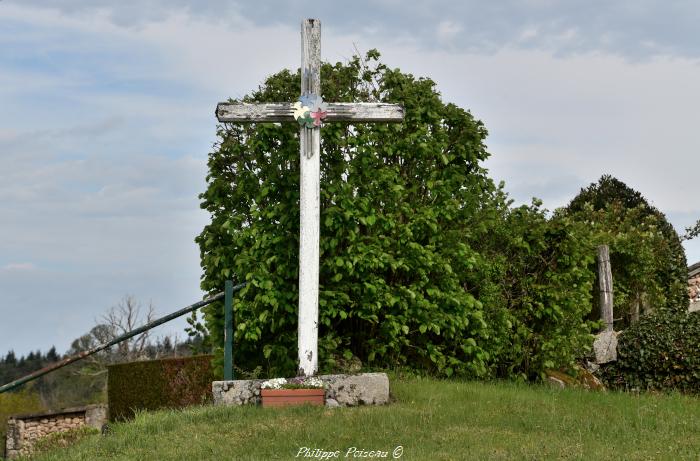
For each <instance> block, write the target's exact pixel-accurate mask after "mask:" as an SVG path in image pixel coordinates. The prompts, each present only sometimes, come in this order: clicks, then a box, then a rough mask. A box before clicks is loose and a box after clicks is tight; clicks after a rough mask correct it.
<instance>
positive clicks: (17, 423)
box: [5, 405, 107, 459]
mask: <svg viewBox="0 0 700 461" xmlns="http://www.w3.org/2000/svg"><path fill="white" fill-rule="evenodd" d="M106 422H107V407H106V406H105V405H90V406H87V407H80V408H67V409H65V410H59V411H52V412H48V413H39V414H29V415H17V416H12V417H10V419H8V421H7V441H6V444H5V447H6V452H5V454H6V456H7V458H8V459H13V458H17V457H18V456H26V455H28V454H30V453H31V451H32V448H33V446H34V443H35V442H36V441H37V440H38V439H40V438H42V437H46V436H47V435H50V434H53V433H56V432H65V431H69V430H71V429H77V428H79V427H82V426H88V427H94V428H96V429H101V428H102V425H103V424H104V423H106Z"/></svg>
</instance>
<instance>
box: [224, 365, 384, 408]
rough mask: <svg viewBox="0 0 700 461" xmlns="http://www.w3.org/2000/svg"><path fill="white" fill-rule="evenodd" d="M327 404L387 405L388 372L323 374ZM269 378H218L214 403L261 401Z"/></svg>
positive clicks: (230, 403)
mask: <svg viewBox="0 0 700 461" xmlns="http://www.w3.org/2000/svg"><path fill="white" fill-rule="evenodd" d="M319 378H320V379H321V381H323V385H324V388H325V390H326V392H325V399H326V406H329V407H337V406H348V407H351V406H356V405H384V404H386V403H389V378H388V377H387V375H386V374H385V373H362V374H359V375H321V376H319ZM264 381H265V380H263V379H247V380H236V381H214V382H213V383H212V393H213V394H214V405H247V404H253V405H256V404H259V403H260V386H261V385H262V383H263V382H264Z"/></svg>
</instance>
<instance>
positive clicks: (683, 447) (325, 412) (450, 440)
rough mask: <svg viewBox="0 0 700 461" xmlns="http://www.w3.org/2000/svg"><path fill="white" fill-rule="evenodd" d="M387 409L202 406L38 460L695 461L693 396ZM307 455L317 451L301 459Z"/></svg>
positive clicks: (457, 391) (460, 386)
mask: <svg viewBox="0 0 700 461" xmlns="http://www.w3.org/2000/svg"><path fill="white" fill-rule="evenodd" d="M391 390H392V394H393V395H394V397H395V402H394V403H393V404H391V405H388V406H385V407H362V408H337V409H326V408H312V407H303V408H292V409H263V408H258V407H236V408H232V407H229V408H221V407H200V408H194V409H190V410H187V411H181V412H180V411H164V412H156V413H147V414H141V415H140V416H138V417H137V419H136V420H135V421H133V422H131V423H126V424H117V425H114V426H113V432H112V434H111V435H108V436H99V435H98V436H90V437H88V438H87V439H85V440H84V441H83V442H81V443H80V444H78V445H76V446H74V447H71V448H68V449H59V450H55V451H54V452H51V453H48V454H45V455H43V456H42V457H40V458H39V459H42V460H98V459H99V460H139V461H145V460H204V459H211V460H258V459H259V460H267V459H320V458H319V457H316V458H313V457H308V456H307V457H304V456H303V453H301V454H300V456H299V457H297V454H299V451H300V449H301V448H302V447H308V448H309V449H311V450H313V449H320V450H324V451H327V452H335V451H339V453H338V458H332V459H369V458H359V457H356V456H354V455H353V453H350V454H349V455H348V456H347V457H346V454H347V451H348V450H349V449H351V448H352V447H355V448H356V449H357V451H356V452H355V453H354V454H355V455H356V454H358V453H359V452H360V450H365V451H367V452H369V451H370V450H379V451H382V452H388V453H387V457H386V458H375V459H394V458H393V451H394V450H395V449H396V447H398V446H401V447H402V448H403V456H402V457H401V459H406V460H415V459H418V460H452V459H455V460H460V459H464V460H468V459H475V460H482V459H516V460H527V459H532V460H540V459H615V460H622V459H624V460H627V459H669V460H671V459H674V460H675V459H693V460H697V459H700V399H697V398H692V397H683V396H678V395H671V396H666V395H641V396H635V395H628V394H618V393H595V392H586V391H578V390H555V389H550V388H545V387H540V386H525V385H522V386H518V385H513V384H506V383H479V382H455V381H438V380H432V379H416V378H411V379H405V380H398V379H393V380H392V381H391ZM308 454H309V455H311V454H313V451H310V452H308Z"/></svg>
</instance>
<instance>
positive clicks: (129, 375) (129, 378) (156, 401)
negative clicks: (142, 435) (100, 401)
mask: <svg viewBox="0 0 700 461" xmlns="http://www.w3.org/2000/svg"><path fill="white" fill-rule="evenodd" d="M211 360H212V356H211V355H199V356H194V357H178V358H168V359H161V360H148V361H140V362H129V363H120V364H116V365H110V366H109V367H108V379H107V383H108V390H107V398H108V404H109V418H110V420H111V421H118V420H124V419H129V418H131V417H133V415H134V413H135V411H137V410H156V409H158V408H181V407H185V406H188V405H198V404H201V403H204V402H206V401H210V400H211V383H212V381H214V374H213V372H212V367H211Z"/></svg>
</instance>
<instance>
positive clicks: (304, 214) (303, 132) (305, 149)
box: [297, 19, 321, 376]
mask: <svg viewBox="0 0 700 461" xmlns="http://www.w3.org/2000/svg"><path fill="white" fill-rule="evenodd" d="M301 93H302V94H321V22H320V21H319V20H318V19H306V20H304V21H303V22H302V24H301ZM299 144H300V146H299V149H300V153H301V155H300V162H301V165H300V176H301V177H300V181H299V183H300V185H299V189H300V190H299V194H300V195H299V325H298V336H297V342H298V353H299V371H298V373H299V374H300V375H304V376H313V375H315V374H316V371H317V370H318V271H319V239H320V234H321V229H320V226H321V199H320V194H321V190H320V187H321V186H320V180H321V174H320V170H321V162H320V158H321V130H319V129H318V128H315V129H314V128H304V127H302V128H300V130H299Z"/></svg>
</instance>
